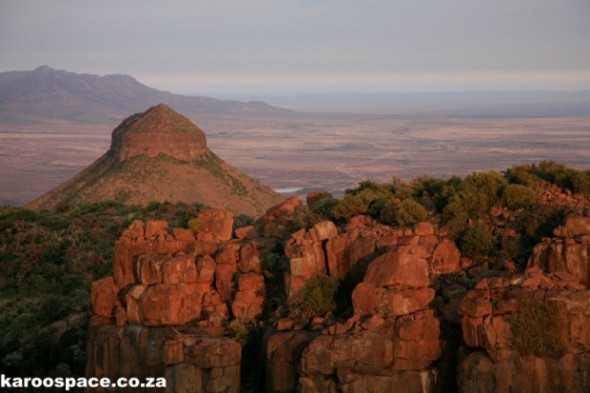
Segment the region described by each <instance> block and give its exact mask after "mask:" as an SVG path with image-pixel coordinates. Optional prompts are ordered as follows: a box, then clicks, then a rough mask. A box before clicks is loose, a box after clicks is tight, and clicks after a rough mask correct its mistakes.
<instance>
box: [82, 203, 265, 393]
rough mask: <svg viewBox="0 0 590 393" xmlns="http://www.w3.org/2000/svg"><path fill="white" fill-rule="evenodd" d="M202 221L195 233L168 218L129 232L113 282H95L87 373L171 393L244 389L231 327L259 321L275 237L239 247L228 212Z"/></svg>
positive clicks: (119, 247) (117, 255)
mask: <svg viewBox="0 0 590 393" xmlns="http://www.w3.org/2000/svg"><path fill="white" fill-rule="evenodd" d="M197 219H198V220H199V231H198V233H197V234H196V236H195V234H194V233H193V231H191V230H187V229H181V228H174V229H172V230H171V231H169V229H168V227H167V223H166V222H163V221H149V222H147V223H143V222H141V221H135V222H134V223H133V224H132V225H131V226H130V227H129V228H128V229H127V230H125V231H124V232H123V234H122V236H121V238H120V239H119V240H118V241H117V243H116V244H115V250H114V259H113V275H112V276H108V277H105V278H103V279H101V280H98V281H95V282H94V283H93V285H92V291H91V303H92V310H93V313H94V315H93V317H92V328H91V331H90V335H89V344H88V353H89V360H88V364H87V374H88V375H89V376H108V377H111V378H113V379H116V378H117V377H147V376H150V377H166V379H167V382H168V387H167V389H168V390H167V391H168V392H239V390H240V357H241V346H240V345H239V344H238V343H237V342H235V341H234V340H231V339H229V338H227V337H223V336H224V335H225V334H226V330H225V327H224V322H226V321H227V320H228V319H229V318H230V314H231V316H233V317H234V318H243V319H252V318H256V317H258V316H260V315H261V313H262V304H263V302H264V277H263V276H262V275H261V274H260V257H259V255H260V252H261V251H260V250H261V249H264V250H266V249H268V248H269V247H272V244H270V243H272V242H273V240H272V239H271V240H266V241H263V240H258V241H257V240H232V239H231V228H232V222H233V216H232V214H231V213H229V212H226V211H219V210H208V211H204V212H203V213H201V214H200V215H199V216H198V218H197ZM228 228H229V233H228ZM269 242H270V243H269ZM178 329H181V330H182V331H180V330H178ZM130 391H133V390H132V389H131V390H130Z"/></svg>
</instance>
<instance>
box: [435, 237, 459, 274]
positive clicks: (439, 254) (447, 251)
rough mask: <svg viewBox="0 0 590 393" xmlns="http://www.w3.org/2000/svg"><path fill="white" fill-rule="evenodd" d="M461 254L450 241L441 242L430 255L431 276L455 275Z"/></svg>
mask: <svg viewBox="0 0 590 393" xmlns="http://www.w3.org/2000/svg"><path fill="white" fill-rule="evenodd" d="M460 261H461V252H460V251H459V249H458V248H457V246H456V245H455V242H454V241H452V240H451V239H444V240H442V241H441V242H440V243H439V244H438V246H437V247H436V248H435V249H434V252H433V253H432V274H433V275H439V274H448V273H456V272H458V271H459V270H460V268H461V262H460Z"/></svg>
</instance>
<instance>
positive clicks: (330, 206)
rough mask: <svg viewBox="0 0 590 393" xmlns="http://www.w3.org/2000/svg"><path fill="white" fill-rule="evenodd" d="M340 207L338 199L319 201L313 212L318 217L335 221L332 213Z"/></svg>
mask: <svg viewBox="0 0 590 393" xmlns="http://www.w3.org/2000/svg"><path fill="white" fill-rule="evenodd" d="M337 205H338V199H334V198H325V199H322V200H321V201H319V202H318V203H317V204H316V205H315V206H314V207H313V209H312V211H313V212H314V213H315V214H316V215H317V216H318V217H321V218H323V219H326V220H333V219H334V216H333V215H332V211H333V210H334V208H335V207H336V206H337Z"/></svg>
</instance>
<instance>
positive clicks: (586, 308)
mask: <svg viewBox="0 0 590 393" xmlns="http://www.w3.org/2000/svg"><path fill="white" fill-rule="evenodd" d="M589 298H590V291H585V290H582V289H581V286H580V285H579V284H577V283H576V281H575V280H572V279H571V277H570V280H564V277H563V275H560V274H559V273H554V274H549V275H543V274H542V272H541V271H540V270H539V269H537V270H534V269H531V270H529V272H528V273H527V274H522V275H512V276H508V277H506V278H505V277H490V278H485V279H483V280H482V281H480V282H479V283H478V284H477V286H476V289H473V290H472V291H470V292H469V293H468V294H467V295H466V296H465V298H464V299H463V301H462V302H461V305H460V307H459V312H460V314H461V315H462V328H463V338H464V340H465V343H466V344H467V345H468V346H470V347H473V348H474V349H477V350H476V351H475V352H473V353H472V354H471V355H470V356H469V357H467V358H466V359H464V360H463V361H462V362H461V365H460V367H459V381H458V384H459V388H460V391H462V392H464V393H470V392H555V391H567V392H580V393H581V392H587V391H590V380H589V379H588V378H586V377H585V373H586V372H587V371H584V370H588V369H589V368H588V367H589V366H590V358H589V357H588V353H589V352H590V334H589V332H590V330H589V329H588V327H589V326H590V302H588V299H589ZM523 305H524V306H523ZM543 305H549V306H551V307H553V308H552V309H551V310H554V312H555V314H550V315H548V316H547V318H555V319H554V320H553V322H552V321H549V320H544V321H542V322H539V321H536V322H534V321H532V320H531V321H528V322H527V320H524V321H521V322H520V325H519V326H522V325H523V324H525V326H527V327H526V330H523V329H524V328H520V330H518V331H517V333H515V331H514V328H513V325H512V323H513V322H511V320H512V319H511V318H515V316H518V315H521V314H520V313H523V312H525V311H524V310H526V309H523V308H522V307H528V308H531V307H532V308H538V307H541V306H543ZM522 315H527V316H528V315H534V314H522ZM523 318H524V317H523ZM531 318H532V317H531ZM517 334H520V335H524V336H518V335H517ZM523 340H527V341H525V342H530V344H529V345H530V347H527V348H522V344H521V345H519V344H518V343H519V342H522V341H523ZM535 342H536V343H537V344H534V343H535ZM549 343H551V345H549ZM525 349H526V350H528V351H530V352H531V353H523V352H522V351H523V350H525Z"/></svg>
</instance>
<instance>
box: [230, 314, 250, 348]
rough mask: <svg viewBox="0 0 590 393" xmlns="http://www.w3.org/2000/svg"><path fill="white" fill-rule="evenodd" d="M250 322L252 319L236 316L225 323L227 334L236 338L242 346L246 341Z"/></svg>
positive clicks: (248, 335)
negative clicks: (247, 319)
mask: <svg viewBox="0 0 590 393" xmlns="http://www.w3.org/2000/svg"><path fill="white" fill-rule="evenodd" d="M252 323H253V322H252V321H246V320H244V319H241V318H236V319H234V320H232V321H231V322H230V323H229V324H228V325H227V329H228V330H229V336H230V337H231V338H233V339H234V340H236V341H237V342H238V343H239V344H240V345H241V346H242V348H243V347H245V346H246V344H247V343H248V339H249V337H250V329H251V328H252Z"/></svg>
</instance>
